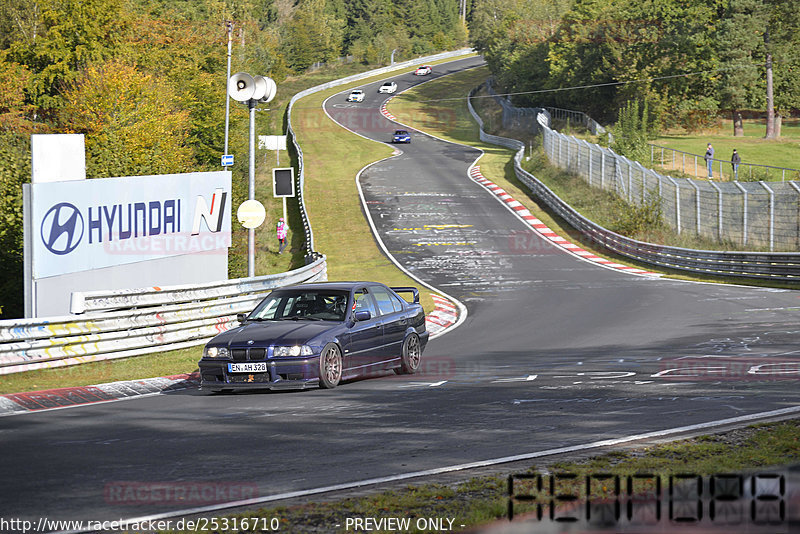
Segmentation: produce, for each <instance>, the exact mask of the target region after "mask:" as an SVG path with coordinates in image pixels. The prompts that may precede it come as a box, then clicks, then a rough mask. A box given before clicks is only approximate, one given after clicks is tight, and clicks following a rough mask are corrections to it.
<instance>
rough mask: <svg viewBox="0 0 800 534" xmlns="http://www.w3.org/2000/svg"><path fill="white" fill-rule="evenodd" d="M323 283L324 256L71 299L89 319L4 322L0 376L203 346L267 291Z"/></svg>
mask: <svg viewBox="0 0 800 534" xmlns="http://www.w3.org/2000/svg"><path fill="white" fill-rule="evenodd" d="M326 277H327V264H326V260H325V258H324V257H321V258H318V259H317V260H315V261H314V262H312V263H311V264H309V265H306V266H305V267H302V268H300V269H296V270H293V271H288V272H285V273H280V274H273V275H267V276H259V277H254V278H242V279H238V280H227V281H225V282H215V283H209V284H198V285H192V286H172V287H163V288H157V287H154V288H145V289H131V290H122V291H110V292H91V293H74V294H73V301H72V311H73V312H76V313H84V312H85V315H80V316H65V317H52V318H46V319H16V320H9V321H0V375H2V374H9V373H16V372H20V371H30V370H34V369H42V368H48V367H58V366H64V365H72V364H76V363H85V362H90V361H99V360H107V359H113V358H124V357H127V356H135V355H137V354H143V353H148V352H153V347H155V346H157V347H158V348H159V350H172V349H178V348H185V347H191V346H196V345H201V344H204V343H205V342H206V341H208V340H209V339H211V338H212V337H214V336H215V335H217V334H218V333H220V332H223V331H225V330H228V329H229V328H231V327H233V326H235V325H236V322H235V321H236V314H237V313H244V312H248V311H250V310H252V309H253V307H254V306H255V305H256V303H258V301H260V300H261V299H262V298H263V297H264V295H265V294H266V293H268V292H269V291H270V290H272V289H275V288H277V287H281V286H286V285H290V284H297V283H301V282H313V281H317V280H325V279H326ZM198 357H199V354H198Z"/></svg>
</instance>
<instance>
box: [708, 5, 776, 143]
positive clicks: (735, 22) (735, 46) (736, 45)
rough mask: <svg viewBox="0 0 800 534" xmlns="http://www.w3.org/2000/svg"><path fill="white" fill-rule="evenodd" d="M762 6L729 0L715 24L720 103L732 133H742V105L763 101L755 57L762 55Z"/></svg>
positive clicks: (764, 10)
mask: <svg viewBox="0 0 800 534" xmlns="http://www.w3.org/2000/svg"><path fill="white" fill-rule="evenodd" d="M766 15H767V12H766V8H765V6H764V4H763V2H762V1H761V0H730V3H729V4H728V6H726V10H725V16H724V17H723V19H722V20H721V21H720V23H719V25H718V26H717V36H716V39H715V43H716V48H717V50H718V55H719V59H720V67H721V68H722V69H723V70H721V72H720V74H719V88H718V94H719V98H720V105H721V106H722V107H724V108H725V109H728V110H730V111H731V113H732V115H733V134H734V136H743V135H744V127H743V123H742V113H741V110H743V109H752V108H753V107H755V105H756V104H757V103H758V102H759V100H762V101H763V98H760V97H762V96H763V95H761V94H760V93H759V92H758V91H757V87H758V81H759V79H760V77H761V75H760V72H759V66H758V63H757V58H759V57H763V47H764V38H763V34H764V29H765V28H766V25H767V20H766Z"/></svg>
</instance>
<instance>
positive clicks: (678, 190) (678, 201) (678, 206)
mask: <svg viewBox="0 0 800 534" xmlns="http://www.w3.org/2000/svg"><path fill="white" fill-rule="evenodd" d="M666 178H667V180H669V181H670V182H672V185H674V186H675V225H676V226H677V231H678V234H680V233H681V188H680V187H679V186H678V182H676V181H675V180H674V179H673V178H672V177H671V176H667V177H666Z"/></svg>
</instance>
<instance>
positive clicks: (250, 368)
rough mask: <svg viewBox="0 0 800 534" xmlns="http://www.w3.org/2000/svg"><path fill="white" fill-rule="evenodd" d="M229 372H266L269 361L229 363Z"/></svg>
mask: <svg viewBox="0 0 800 534" xmlns="http://www.w3.org/2000/svg"><path fill="white" fill-rule="evenodd" d="M228 372H229V373H266V372H267V362H253V363H229V364H228Z"/></svg>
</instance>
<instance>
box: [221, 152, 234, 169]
mask: <svg viewBox="0 0 800 534" xmlns="http://www.w3.org/2000/svg"><path fill="white" fill-rule="evenodd" d="M231 165H233V154H223V156H222V166H223V167H230V166H231Z"/></svg>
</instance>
